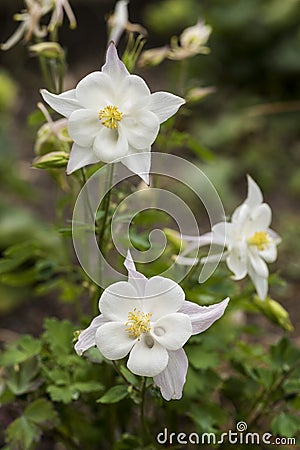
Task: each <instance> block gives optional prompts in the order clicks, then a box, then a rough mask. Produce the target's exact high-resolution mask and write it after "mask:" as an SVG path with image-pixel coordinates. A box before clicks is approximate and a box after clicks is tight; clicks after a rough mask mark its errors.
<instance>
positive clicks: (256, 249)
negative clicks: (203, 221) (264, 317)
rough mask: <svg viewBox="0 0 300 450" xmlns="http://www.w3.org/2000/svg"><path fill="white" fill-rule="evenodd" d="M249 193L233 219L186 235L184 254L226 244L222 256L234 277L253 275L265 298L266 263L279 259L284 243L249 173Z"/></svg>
mask: <svg viewBox="0 0 300 450" xmlns="http://www.w3.org/2000/svg"><path fill="white" fill-rule="evenodd" d="M247 178H248V195H247V198H246V200H245V201H244V202H243V203H242V204H241V205H240V206H239V207H238V208H237V209H236V210H235V211H234V213H233V215H232V218H231V221H230V222H220V223H217V224H216V225H214V226H213V227H212V231H211V232H209V233H206V234H204V235H202V236H200V237H199V238H197V239H194V238H193V237H192V236H184V239H185V240H186V241H188V242H189V243H190V244H189V246H188V248H187V251H185V252H184V256H185V255H186V254H187V252H189V251H191V250H192V249H195V248H198V247H201V246H203V245H207V244H215V245H220V246H224V244H225V246H226V249H227V250H226V251H225V252H224V253H223V255H222V259H226V263H227V266H228V268H229V269H230V270H231V271H232V272H233V274H234V276H233V278H234V279H235V280H241V279H242V278H244V277H245V276H246V275H247V274H248V275H249V276H250V278H251V280H252V282H253V284H254V286H255V288H256V291H257V294H258V296H259V298H260V299H262V300H264V299H265V297H266V296H267V293H268V276H269V271H268V267H267V264H266V263H271V262H274V261H275V260H276V258H277V245H278V244H279V243H280V242H281V239H280V237H279V236H278V234H277V233H275V231H273V230H271V229H270V228H269V226H270V224H271V219H272V211H271V208H270V206H269V205H267V204H266V203H263V196H262V193H261V190H260V189H259V187H258V185H257V184H256V183H255V182H254V181H253V179H252V178H251V177H250V176H249V175H248V177H247ZM220 258H221V255H220V254H216V255H213V256H209V257H207V258H203V259H202V260H201V262H203V263H205V262H210V261H213V260H215V259H220ZM177 262H179V263H182V264H194V263H195V258H193V259H189V258H186V257H185V258H183V259H182V261H180V260H179V261H178V260H177Z"/></svg>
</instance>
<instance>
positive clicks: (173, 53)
mask: <svg viewBox="0 0 300 450" xmlns="http://www.w3.org/2000/svg"><path fill="white" fill-rule="evenodd" d="M211 32H212V28H211V27H210V26H209V25H206V24H205V23H204V21H202V20H198V22H197V23H196V25H193V26H192V27H188V28H186V29H185V30H183V32H182V33H181V35H180V38H179V41H180V46H179V45H178V38H176V37H175V38H173V39H172V40H171V50H170V53H169V56H168V58H169V59H175V60H181V59H185V58H190V57H191V56H195V55H197V54H199V53H202V54H207V53H209V48H208V47H206V46H205V44H206V43H207V41H208V39H209V36H210V34H211Z"/></svg>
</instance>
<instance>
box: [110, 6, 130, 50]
mask: <svg viewBox="0 0 300 450" xmlns="http://www.w3.org/2000/svg"><path fill="white" fill-rule="evenodd" d="M128 1H129V0H119V1H118V2H117V3H116V6H115V10H114V14H113V17H112V21H113V26H112V29H111V31H110V35H109V41H113V42H114V43H115V44H116V45H117V44H118V42H119V39H120V37H121V34H122V33H123V31H124V30H125V28H126V25H127V22H128V8H127V5H128Z"/></svg>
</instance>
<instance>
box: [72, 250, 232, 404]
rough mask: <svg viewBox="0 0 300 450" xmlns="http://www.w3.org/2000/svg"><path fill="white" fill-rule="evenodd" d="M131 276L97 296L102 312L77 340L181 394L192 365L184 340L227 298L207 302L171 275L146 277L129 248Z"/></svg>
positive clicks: (79, 347)
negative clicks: (192, 296)
mask: <svg viewBox="0 0 300 450" xmlns="http://www.w3.org/2000/svg"><path fill="white" fill-rule="evenodd" d="M125 267H126V268H127V270H128V281H120V282H117V283H114V284H112V285H111V286H109V287H108V288H107V289H105V291H104V292H103V294H102V296H101V298H100V300H99V309H100V312H101V314H100V315H99V316H97V317H95V318H94V319H93V321H92V322H91V324H90V326H89V327H88V328H87V329H86V330H84V331H83V332H82V333H81V334H80V335H79V339H78V341H77V343H76V344H75V349H76V352H77V353H78V354H79V355H81V354H82V353H83V352H84V351H86V350H87V349H88V348H90V347H92V346H95V345H97V347H98V349H99V350H100V352H101V353H102V355H103V356H105V357H106V358H108V359H110V360H119V359H122V358H124V357H125V356H127V355H128V354H129V358H128V361H127V367H128V369H129V370H131V372H133V373H134V374H136V375H141V376H146V377H153V381H154V384H155V385H156V386H158V387H159V388H160V390H161V394H162V396H163V397H164V398H165V399H166V400H171V399H180V398H181V396H182V390H183V386H184V383H185V379H186V373H187V369H188V360H187V356H186V354H185V352H184V350H183V348H182V347H183V346H184V344H185V343H186V342H187V340H188V339H189V338H190V337H191V336H192V335H193V334H198V333H202V332H203V331H205V330H206V329H207V328H209V327H210V326H211V325H212V324H213V323H214V322H215V321H216V320H217V319H219V318H220V317H221V316H222V315H223V313H224V311H225V308H226V306H227V304H228V302H229V299H228V298H227V299H225V300H223V301H222V302H221V303H218V304H215V305H211V306H208V307H205V306H199V305H197V304H195V303H192V302H189V301H186V300H185V294H184V292H183V290H182V288H181V287H180V286H179V285H178V284H177V283H175V281H172V280H170V279H167V278H163V277H160V276H155V277H153V278H150V279H147V278H146V277H145V276H144V275H142V274H141V273H139V272H137V271H136V269H135V265H134V263H133V261H132V259H131V255H130V253H129V252H128V254H127V258H126V260H125Z"/></svg>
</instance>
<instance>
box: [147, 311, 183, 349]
mask: <svg viewBox="0 0 300 450" xmlns="http://www.w3.org/2000/svg"><path fill="white" fill-rule="evenodd" d="M151 334H152V336H153V337H154V339H155V340H156V341H157V342H159V343H160V344H161V345H162V346H163V347H165V348H166V349H167V350H178V349H179V348H181V347H183V346H184V344H185V343H186V341H187V340H188V339H189V338H190V337H191V335H192V324H191V319H190V318H189V316H187V315H186V314H182V313H173V314H168V315H166V316H164V317H161V318H160V319H158V320H157V321H156V322H155V323H153V324H152V327H151Z"/></svg>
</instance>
